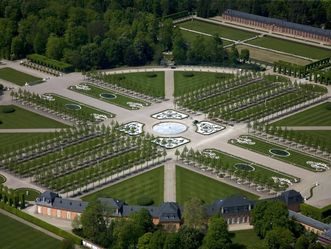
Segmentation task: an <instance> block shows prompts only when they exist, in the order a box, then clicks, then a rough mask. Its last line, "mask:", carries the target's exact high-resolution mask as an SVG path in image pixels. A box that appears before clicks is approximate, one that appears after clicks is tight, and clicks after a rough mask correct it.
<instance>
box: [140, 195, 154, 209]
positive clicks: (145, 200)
mask: <svg viewBox="0 0 331 249" xmlns="http://www.w3.org/2000/svg"><path fill="white" fill-rule="evenodd" d="M137 202H138V205H140V206H150V205H152V204H154V201H153V199H152V198H150V197H148V196H145V195H143V196H140V197H139V198H138V200H137Z"/></svg>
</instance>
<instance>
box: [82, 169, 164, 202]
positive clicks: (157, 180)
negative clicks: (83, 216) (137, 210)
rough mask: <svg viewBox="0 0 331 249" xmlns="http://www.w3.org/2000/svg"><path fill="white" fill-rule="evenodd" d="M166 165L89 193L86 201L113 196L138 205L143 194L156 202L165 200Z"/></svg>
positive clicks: (85, 198)
mask: <svg viewBox="0 0 331 249" xmlns="http://www.w3.org/2000/svg"><path fill="white" fill-rule="evenodd" d="M163 187H164V167H163V166H162V167H159V168H156V169H153V170H151V171H149V172H146V173H143V174H141V175H138V176H135V177H133V178H130V179H128V180H125V181H123V182H120V183H117V184H114V185H112V186H110V187H107V188H104V189H102V190H100V191H98V192H95V193H93V194H90V195H87V196H85V197H83V198H82V199H83V200H84V201H93V200H96V199H97V198H99V197H112V198H117V199H120V200H122V201H125V202H126V203H127V204H130V205H136V204H138V200H139V198H140V197H142V196H146V197H149V198H151V199H152V200H153V202H154V204H160V203H162V202H163Z"/></svg>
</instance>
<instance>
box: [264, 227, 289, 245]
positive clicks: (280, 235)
mask: <svg viewBox="0 0 331 249" xmlns="http://www.w3.org/2000/svg"><path fill="white" fill-rule="evenodd" d="M265 242H266V244H267V246H268V249H291V248H292V243H293V242H294V238H293V235H292V233H291V231H290V230H288V229H287V228H283V227H276V228H274V229H273V230H270V231H268V232H267V235H266V237H265Z"/></svg>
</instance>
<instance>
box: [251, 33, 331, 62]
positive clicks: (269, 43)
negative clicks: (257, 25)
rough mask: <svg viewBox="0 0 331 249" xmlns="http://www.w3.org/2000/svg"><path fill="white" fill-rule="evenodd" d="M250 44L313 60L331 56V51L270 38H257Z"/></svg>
mask: <svg viewBox="0 0 331 249" xmlns="http://www.w3.org/2000/svg"><path fill="white" fill-rule="evenodd" d="M248 43H250V44H253V45H256V46H260V47H265V48H270V49H275V50H278V51H282V52H286V53H290V54H296V55H301V56H304V57H307V58H312V59H322V58H326V57H328V56H331V49H323V48H319V47H314V46H310V45H305V44H302V43H298V42H292V41H288V40H283V39H278V38H274V37H270V36H264V37H262V38H257V39H254V40H251V41H249V42H248Z"/></svg>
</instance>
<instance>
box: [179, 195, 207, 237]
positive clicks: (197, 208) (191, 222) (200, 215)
mask: <svg viewBox="0 0 331 249" xmlns="http://www.w3.org/2000/svg"><path fill="white" fill-rule="evenodd" d="M183 216H184V220H185V225H187V226H188V227H192V228H195V229H199V230H204V229H205V228H206V223H207V217H206V212H205V207H204V203H203V202H202V201H201V200H200V199H198V198H196V197H193V198H191V199H189V200H188V201H186V202H185V203H184V214H183Z"/></svg>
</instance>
